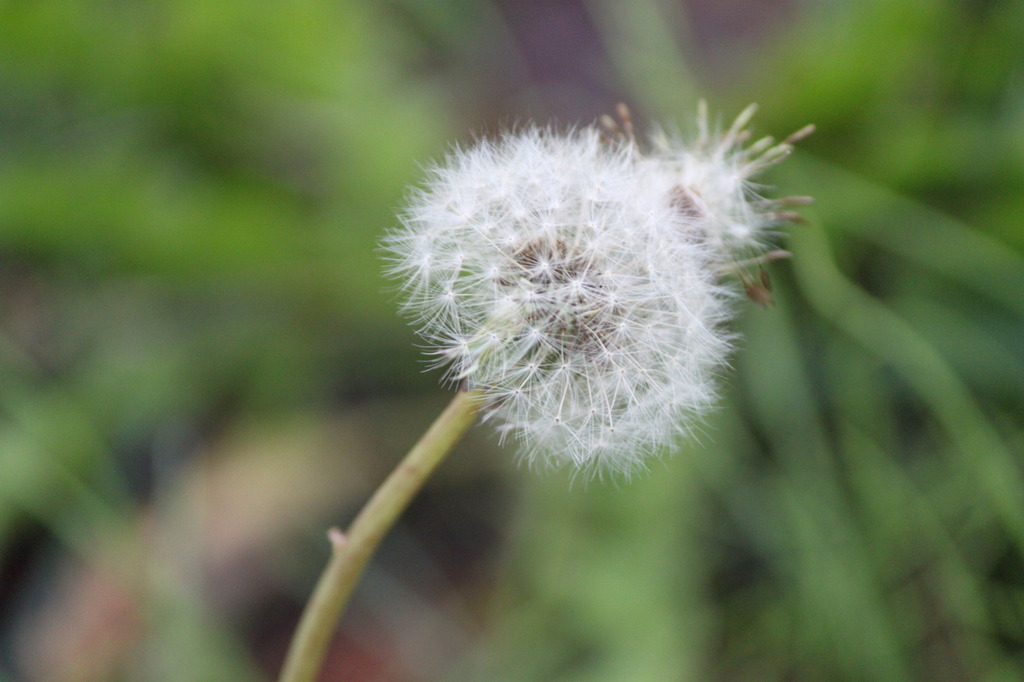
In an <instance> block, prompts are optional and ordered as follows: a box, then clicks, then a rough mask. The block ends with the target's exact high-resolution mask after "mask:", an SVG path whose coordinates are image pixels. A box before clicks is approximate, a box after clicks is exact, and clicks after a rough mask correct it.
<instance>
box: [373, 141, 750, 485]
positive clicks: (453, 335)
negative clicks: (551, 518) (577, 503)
mask: <svg viewBox="0 0 1024 682" xmlns="http://www.w3.org/2000/svg"><path fill="white" fill-rule="evenodd" d="M701 126H702V127H701V129H702V130H706V128H707V125H706V121H704V123H702V124H701ZM702 134H703V135H704V136H705V137H707V139H704V138H703V137H702V138H701V139H700V140H698V141H697V143H695V144H693V145H691V146H690V147H684V146H681V145H679V144H677V143H675V142H672V141H668V142H656V143H655V144H654V149H653V151H652V152H651V153H650V154H642V153H640V151H639V150H638V149H637V146H636V144H635V143H634V141H633V139H632V137H629V138H628V139H608V137H607V136H605V135H603V134H602V133H601V132H600V131H598V130H597V129H596V128H583V129H579V130H575V131H571V132H568V133H556V132H553V131H551V130H545V129H540V128H526V129H522V130H518V131H514V132H510V133H506V134H505V135H503V136H501V137H499V138H497V139H495V140H485V141H481V142H478V143H477V144H475V145H473V146H470V147H466V148H458V149H455V150H454V151H452V152H451V153H450V154H449V155H448V157H447V158H446V159H445V160H444V161H443V162H441V163H440V164H438V165H436V166H434V167H432V168H431V169H430V170H429V172H428V174H427V178H426V180H425V182H424V183H423V185H422V186H421V187H420V188H419V189H417V190H415V191H414V193H413V194H412V195H411V197H410V199H409V201H408V205H407V209H406V210H405V212H404V214H403V215H402V223H403V226H402V227H401V228H400V229H398V230H395V231H393V232H392V233H390V234H388V235H387V236H386V237H385V239H384V248H385V250H386V252H387V258H388V273H389V275H391V276H392V277H394V278H395V279H396V280H398V281H399V282H400V285H401V288H402V293H403V303H402V307H403V310H404V312H405V313H406V314H407V315H408V316H409V317H410V318H411V319H412V320H413V322H414V323H415V324H416V325H417V326H418V328H419V333H420V335H421V336H422V337H423V338H424V339H425V340H426V342H427V344H428V346H429V347H430V348H431V350H432V355H433V357H434V359H435V361H436V362H437V364H438V365H443V366H444V367H445V368H446V377H447V378H448V379H450V380H453V381H464V382H466V383H467V384H469V385H471V386H473V387H475V388H480V389H483V395H484V398H483V399H484V401H485V405H484V409H483V413H484V418H485V420H487V421H491V422H493V423H494V424H496V426H497V430H498V432H499V434H500V435H501V438H502V439H503V440H508V441H514V442H515V443H516V444H517V446H518V449H519V452H520V455H521V456H522V457H523V458H524V459H525V460H526V461H527V462H529V463H530V464H531V465H538V466H553V467H561V466H566V465H569V466H573V467H576V468H577V469H579V470H581V471H584V472H588V473H594V474H603V473H615V474H624V475H629V474H630V473H632V472H634V471H636V470H637V469H641V468H643V467H644V462H645V460H646V459H647V458H648V457H650V456H652V455H654V454H657V453H659V452H661V451H662V450H664V449H665V448H666V447H667V446H669V445H670V444H671V443H672V442H673V441H674V440H675V439H676V438H677V437H678V436H679V435H681V434H687V433H691V432H692V431H693V429H694V428H695V426H696V424H697V423H698V422H699V420H700V419H701V417H702V416H703V415H705V414H706V413H707V411H708V410H709V409H710V408H711V406H712V405H713V404H714V402H715V399H716V378H717V375H718V374H719V373H720V371H721V370H722V368H723V367H724V365H725V363H726V361H727V357H728V353H729V350H730V347H731V344H732V337H731V335H730V334H729V333H728V332H727V331H726V328H725V323H726V322H727V320H728V319H729V317H730V315H731V307H730V300H731V298H732V294H731V291H730V290H729V289H728V288H727V287H726V286H724V285H723V284H721V283H720V282H719V279H720V275H721V271H720V268H719V267H718V265H719V264H720V263H721V262H723V261H725V260H727V259H728V258H729V257H731V254H732V252H733V251H734V250H735V249H737V248H739V246H738V245H739V244H741V243H744V242H749V241H752V240H756V239H759V237H758V236H756V233H757V232H758V231H759V230H761V229H762V228H763V225H762V223H763V222H764V220H763V219H762V218H761V216H760V215H759V214H758V213H757V208H756V203H755V202H752V201H751V200H750V199H751V192H750V188H749V185H748V184H747V178H748V177H749V173H750V172H752V171H751V168H752V165H751V164H754V165H756V163H757V158H756V157H752V156H751V155H750V154H748V153H746V152H743V151H738V150H737V142H736V140H730V139H728V138H729V136H730V135H731V136H732V137H737V136H738V135H739V132H738V131H730V132H729V133H728V134H726V138H727V139H725V140H724V141H721V142H719V143H717V144H712V143H711V142H710V137H708V136H709V134H708V133H706V132H705V133H702ZM716 164H717V165H716ZM744 229H746V230H747V232H744Z"/></svg>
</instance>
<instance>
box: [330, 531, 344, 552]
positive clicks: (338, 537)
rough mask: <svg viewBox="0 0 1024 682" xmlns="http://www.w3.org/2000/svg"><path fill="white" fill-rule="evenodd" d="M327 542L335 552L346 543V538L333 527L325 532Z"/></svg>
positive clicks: (342, 532)
mask: <svg viewBox="0 0 1024 682" xmlns="http://www.w3.org/2000/svg"><path fill="white" fill-rule="evenodd" d="M327 540H328V541H330V543H331V545H332V546H333V547H334V549H335V550H339V549H341V548H342V547H344V546H345V544H346V543H348V536H347V535H345V533H344V531H342V530H341V529H340V528H338V527H337V526H333V527H331V528H330V529H328V531H327Z"/></svg>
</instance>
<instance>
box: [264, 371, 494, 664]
mask: <svg viewBox="0 0 1024 682" xmlns="http://www.w3.org/2000/svg"><path fill="white" fill-rule="evenodd" d="M479 397H480V392H479V391H459V393H458V395H456V396H455V398H454V399H453V400H452V402H451V403H450V404H449V405H448V407H447V408H445V411H444V412H442V413H441V415H440V416H439V417H438V418H437V420H436V421H435V422H434V423H433V424H432V425H431V426H430V428H429V429H428V430H427V432H426V433H425V434H423V437H422V438H420V440H419V442H417V443H416V445H414V446H413V448H412V450H410V451H409V454H407V455H406V456H405V459H403V460H402V462H401V463H400V464H399V465H398V466H397V467H396V468H395V470H394V471H392V472H391V475H390V476H388V478H387V480H385V481H384V483H383V484H382V485H381V486H380V487H379V488H378V489H377V491H376V492H375V493H374V494H373V496H372V497H371V498H370V501H369V502H367V503H366V506H365V507H363V509H362V511H360V512H359V515H358V516H357V517H356V519H355V521H353V523H352V526H351V527H350V529H349V531H348V533H342V531H340V530H339V529H337V528H332V529H331V530H330V532H329V533H328V538H329V539H330V541H331V550H332V551H331V559H330V561H329V562H328V564H327V567H326V568H325V569H324V572H323V573H322V574H321V576H320V580H319V582H318V583H317V585H316V589H315V590H314V591H313V595H312V596H311V597H310V599H309V601H308V602H307V604H306V609H305V611H304V612H303V614H302V619H301V620H300V621H299V626H298V629H297V630H296V632H295V636H294V637H293V639H292V643H291V647H290V648H289V651H288V657H287V658H286V659H285V664H284V668H283V670H282V672H281V677H280V682H312V681H313V680H314V679H315V677H316V674H317V672H318V671H319V669H320V666H321V664H322V662H323V657H324V653H325V652H326V649H327V644H328V642H329V641H330V638H331V635H332V634H333V633H334V630H335V628H336V626H337V623H338V619H339V618H340V616H341V614H342V612H343V611H344V609H345V605H346V604H347V603H348V599H349V596H350V595H351V594H352V590H353V588H354V587H355V585H356V582H357V581H358V580H359V576H360V575H361V574H362V572H363V569H364V568H365V567H366V564H367V562H368V561H369V560H370V557H371V556H372V555H373V552H374V550H376V548H377V545H378V544H379V543H380V541H381V539H382V538H383V537H384V535H385V534H386V533H387V531H388V530H389V529H390V528H391V526H392V525H393V524H394V523H395V520H396V519H397V518H398V516H399V515H400V514H401V513H402V512H403V511H404V510H405V508H406V507H407V506H408V505H409V502H410V501H411V500H412V498H413V496H414V495H415V494H416V493H417V492H418V491H419V489H420V488H421V487H422V486H423V483H424V482H425V481H426V479H427V477H428V476H430V474H431V472H432V471H433V470H434V469H435V468H436V467H437V465H438V464H439V463H440V462H441V460H442V459H444V457H445V455H447V454H448V452H449V451H450V450H451V449H452V447H454V445H455V443H457V442H458V441H459V439H460V438H461V437H462V435H463V434H464V433H465V432H466V430H467V429H469V426H470V425H471V424H472V423H473V421H474V419H475V417H476V413H477V410H478V408H479V406H480V402H479Z"/></svg>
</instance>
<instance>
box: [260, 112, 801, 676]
mask: <svg viewBox="0 0 1024 682" xmlns="http://www.w3.org/2000/svg"><path fill="white" fill-rule="evenodd" d="M752 114H753V109H748V110H747V111H745V112H744V113H743V114H741V115H740V117H739V118H737V120H736V121H735V122H734V123H733V125H732V126H730V127H729V128H728V129H727V130H726V131H725V132H724V133H723V132H719V131H712V130H711V128H710V126H709V124H708V118H707V112H706V108H705V107H704V106H703V105H702V106H701V109H700V113H699V116H698V125H697V128H698V132H697V137H696V139H695V140H693V141H692V142H687V141H685V140H683V139H681V138H678V137H675V138H673V137H670V136H667V135H664V134H657V135H655V136H653V137H652V139H651V141H650V143H649V144H648V145H646V147H647V148H646V149H641V145H640V144H639V143H638V141H637V140H636V138H635V136H634V134H633V126H632V123H631V121H630V118H629V115H628V112H627V111H626V110H625V109H624V108H622V109H620V112H619V118H620V123H614V122H613V121H611V120H610V119H608V120H606V121H604V123H605V130H604V131H602V130H600V129H599V128H596V127H591V128H583V129H579V130H575V131H571V132H568V133H558V132H555V131H553V130H549V129H540V128H524V129H522V130H518V131H513V132H510V133H507V134H505V135H503V136H501V137H499V138H498V139H497V140H493V141H481V142H479V143H477V144H475V145H473V146H471V147H468V148H463V149H456V150H454V151H453V152H452V153H451V154H449V156H448V158H447V159H445V160H444V162H442V163H441V164H439V165H437V166H435V167H433V168H432V169H431V170H430V172H429V175H428V178H427V180H426V181H425V183H424V184H423V186H422V187H421V188H420V189H418V190H416V191H415V192H414V193H413V194H412V196H411V198H410V201H409V205H408V208H407V210H406V211H405V213H404V215H403V216H402V223H403V226H402V228H401V229H398V230H395V231H393V232H392V233H391V234H389V235H387V237H386V238H385V240H384V248H385V250H386V252H387V258H388V263H389V265H388V272H389V274H390V275H391V276H392V277H394V278H396V279H397V280H398V281H399V282H400V287H401V290H402V292H403V295H404V300H403V310H404V311H405V313H406V314H407V315H409V316H410V317H411V318H412V320H413V321H414V323H415V324H416V325H417V326H418V328H419V333H420V334H421V335H422V337H423V338H424V340H425V341H426V343H427V346H428V349H429V352H430V354H431V355H432V357H433V359H434V361H435V364H437V365H440V366H444V367H445V368H446V376H447V377H448V379H450V380H452V381H458V382H460V383H462V384H463V385H464V386H465V387H466V390H465V391H460V392H459V393H458V394H457V395H456V397H455V398H454V399H453V400H452V402H451V404H450V405H449V406H448V408H447V409H446V410H445V411H444V412H443V413H442V414H441V416H440V417H438V419H437V421H435V422H434V424H433V425H432V426H431V427H430V429H428V431H427V432H426V433H425V434H424V435H423V437H422V438H421V439H420V441H419V442H418V443H417V444H416V445H415V446H414V447H413V449H412V450H410V451H409V453H408V454H407V455H406V457H405V459H404V460H403V461H402V463H401V464H400V465H399V466H398V467H397V468H396V469H395V470H394V471H393V472H392V473H391V475H390V476H389V477H388V478H387V480H386V481H385V482H384V483H383V484H382V485H381V486H380V488H378V489H377V491H376V492H375V493H374V495H373V497H372V498H371V499H370V501H369V502H368V503H367V505H366V506H365V507H364V508H363V510H362V511H360V513H359V515H358V516H357V517H356V519H355V521H354V522H353V523H352V525H351V527H350V529H349V531H348V532H347V533H342V532H341V531H340V530H338V529H332V530H331V531H330V532H329V533H328V536H329V538H330V541H331V544H332V547H333V552H332V555H331V560H330V562H329V563H328V565H327V568H326V569H325V570H324V573H323V574H322V575H321V578H320V581H319V583H318V584H317V587H316V590H315V591H314V593H313V596H312V597H311V598H310V601H309V603H308V604H307V607H306V610H305V612H304V613H303V616H302V620H301V621H300V623H299V627H298V630H297V631H296V634H295V637H294V639H293V640H292V645H291V648H290V650H289V653H288V657H287V660H286V662H285V666H284V669H283V671H282V675H281V678H280V679H281V680H282V682H311V680H313V679H314V678H315V676H316V673H317V670H318V668H319V665H320V662H321V661H322V660H323V656H324V652H325V649H326V646H327V642H328V640H329V638H330V636H331V633H332V632H333V630H334V626H335V623H336V621H337V618H338V617H339V615H340V614H341V612H342V610H343V609H344V606H345V604H346V602H347V600H348V598H349V596H350V594H351V591H352V589H353V587H354V585H355V583H356V581H357V580H358V578H359V575H360V573H361V572H362V570H363V568H364V567H365V565H366V563H367V562H368V561H369V559H370V556H371V555H372V554H373V551H374V549H375V548H376V546H377V544H378V543H379V542H380V540H381V538H382V537H383V536H384V534H385V533H386V532H387V530H388V528H390V526H391V525H392V524H393V523H394V521H395V520H396V519H397V517H398V515H399V514H400V513H401V512H402V510H403V509H404V508H405V507H406V506H407V505H408V503H409V501H410V500H411V498H412V497H413V495H414V494H415V493H416V491H417V490H418V489H419V488H420V487H421V486H422V485H423V483H424V481H425V480H426V478H427V477H428V476H429V475H430V473H431V472H432V471H433V469H434V468H435V467H436V466H437V464H438V463H439V462H440V461H441V460H442V459H443V458H444V456H445V454H446V453H447V452H448V451H449V450H450V449H451V447H452V446H453V445H454V444H455V442H456V441H457V440H458V438H459V437H460V436H461V435H462V433H464V432H465V430H466V429H468V428H469V426H470V424H472V423H473V421H474V419H475V417H476V415H477V414H478V413H480V414H482V415H483V417H484V419H489V420H492V421H494V422H496V423H497V424H498V428H499V431H500V432H501V434H502V436H503V437H505V438H512V439H514V440H515V441H517V442H518V444H519V450H520V453H521V456H522V457H523V458H524V459H526V460H527V461H528V462H530V463H531V464H538V465H551V466H555V467H558V466H572V467H575V470H576V471H578V472H586V473H590V474H602V473H605V472H608V473H615V474H624V475H628V474H630V473H631V472H633V471H635V470H637V469H638V468H641V467H643V466H644V463H645V461H646V460H647V458H649V457H650V456H652V455H654V454H656V453H658V452H659V451H661V450H663V449H664V448H665V447H666V446H668V445H670V444H671V443H672V442H673V441H674V440H675V439H676V438H677V437H679V436H680V435H681V434H687V433H690V432H692V431H693V430H694V428H695V426H696V424H697V423H698V421H699V420H700V418H701V417H702V416H703V415H704V414H706V412H707V411H708V410H709V409H710V408H711V406H712V405H713V404H714V401H715V394H716V377H717V375H718V374H720V373H721V371H722V368H723V367H724V366H725V364H726V362H727V358H728V353H729V351H730V348H731V346H732V336H731V334H730V332H729V331H728V329H727V322H728V321H729V318H730V317H731V314H732V305H731V301H732V300H733V299H734V298H735V295H734V293H733V291H732V289H731V288H730V287H729V285H728V279H727V278H728V276H729V275H735V276H737V277H738V279H739V281H740V282H741V283H742V285H743V287H744V289H745V290H746V292H747V294H748V296H750V297H751V298H753V299H754V300H756V301H759V302H761V303H766V302H769V301H770V300H771V297H770V294H769V291H768V290H769V281H768V279H767V275H766V274H765V273H764V271H763V269H761V266H762V264H763V263H764V262H765V261H767V260H772V259H773V258H778V257H782V256H784V255H786V254H785V252H783V251H778V250H771V247H770V238H771V230H772V229H773V228H774V227H776V226H778V225H779V224H781V223H784V222H787V221H791V220H794V219H795V218H796V217H797V216H796V215H795V214H792V213H789V212H787V211H783V210H779V209H780V208H781V207H782V206H784V205H785V204H787V203H788V204H800V203H804V202H805V201H806V200H804V199H802V198H800V197H791V198H790V199H788V200H779V201H769V200H767V199H764V198H762V197H761V196H759V194H758V193H757V189H758V188H757V187H756V186H755V185H753V184H752V183H751V178H753V177H754V176H755V175H756V174H757V173H758V172H759V171H760V170H762V169H764V168H765V167H767V166H770V165H771V164H773V163H777V162H778V161H780V160H782V159H783V158H785V156H786V155H787V154H788V153H789V151H790V149H791V148H792V144H793V143H794V142H796V141H797V140H798V139H799V138H800V137H802V136H803V135H806V134H807V133H809V132H810V128H805V129H804V130H802V131H799V132H798V133H796V134H794V135H792V136H790V137H789V138H787V139H786V140H784V141H783V142H782V143H780V144H775V143H774V142H773V141H772V140H771V139H770V138H764V139H762V140H758V141H757V142H754V143H752V144H749V145H748V144H747V141H748V138H749V134H748V132H747V131H746V124H747V123H748V122H749V119H750V116H751V115H752ZM754 267H756V268H758V269H759V270H760V273H759V276H758V277H757V278H754V277H753V276H752V275H751V274H750V269H751V268H754Z"/></svg>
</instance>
